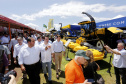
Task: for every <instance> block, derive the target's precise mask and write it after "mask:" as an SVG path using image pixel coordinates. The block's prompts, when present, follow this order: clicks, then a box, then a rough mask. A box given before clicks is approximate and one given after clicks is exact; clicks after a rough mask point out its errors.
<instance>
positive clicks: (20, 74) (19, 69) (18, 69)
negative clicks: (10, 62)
mask: <svg viewBox="0 0 126 84" xmlns="http://www.w3.org/2000/svg"><path fill="white" fill-rule="evenodd" d="M14 70H15V71H16V72H17V77H16V82H17V81H18V80H19V77H21V76H22V72H21V68H20V67H18V68H15V69H14Z"/></svg>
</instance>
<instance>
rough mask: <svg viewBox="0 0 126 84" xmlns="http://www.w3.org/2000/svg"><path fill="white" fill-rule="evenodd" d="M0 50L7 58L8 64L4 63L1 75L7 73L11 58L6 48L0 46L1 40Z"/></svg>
mask: <svg viewBox="0 0 126 84" xmlns="http://www.w3.org/2000/svg"><path fill="white" fill-rule="evenodd" d="M0 49H1V50H4V54H5V56H6V58H8V59H7V60H9V64H8V62H7V63H6V65H5V71H3V73H7V72H8V71H9V67H8V65H10V64H11V56H10V51H9V49H8V47H7V46H5V45H2V44H1V40H0ZM3 68H4V67H3Z"/></svg>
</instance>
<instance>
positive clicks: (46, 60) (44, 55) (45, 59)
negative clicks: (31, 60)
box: [41, 36, 54, 84]
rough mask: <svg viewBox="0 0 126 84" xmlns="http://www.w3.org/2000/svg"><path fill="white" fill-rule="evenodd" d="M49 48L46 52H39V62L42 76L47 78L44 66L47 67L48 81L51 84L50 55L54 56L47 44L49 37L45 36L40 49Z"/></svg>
mask: <svg viewBox="0 0 126 84" xmlns="http://www.w3.org/2000/svg"><path fill="white" fill-rule="evenodd" d="M46 46H49V47H48V49H47V50H46V51H41V60H42V68H43V73H44V76H45V77H47V74H46V73H47V70H46V66H47V67H48V81H49V83H50V84H51V83H52V81H51V78H52V72H51V57H52V56H51V55H54V51H53V49H52V47H51V44H50V43H49V36H45V40H44V42H43V43H42V47H46Z"/></svg>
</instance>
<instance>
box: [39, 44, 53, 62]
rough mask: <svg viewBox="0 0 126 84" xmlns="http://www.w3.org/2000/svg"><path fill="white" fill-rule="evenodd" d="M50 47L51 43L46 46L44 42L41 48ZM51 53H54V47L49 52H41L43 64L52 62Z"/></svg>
mask: <svg viewBox="0 0 126 84" xmlns="http://www.w3.org/2000/svg"><path fill="white" fill-rule="evenodd" d="M48 45H50V46H51V43H48V44H47V45H45V43H44V42H43V43H42V44H41V45H40V46H42V47H46V46H48ZM51 53H54V51H53V49H52V47H51V48H49V49H47V50H43V51H41V60H42V62H43V63H45V62H51Z"/></svg>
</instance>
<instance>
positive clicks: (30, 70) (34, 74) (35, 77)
mask: <svg viewBox="0 0 126 84" xmlns="http://www.w3.org/2000/svg"><path fill="white" fill-rule="evenodd" d="M24 66H25V69H26V73H27V74H28V76H29V80H30V83H31V84H40V76H39V73H40V62H37V63H35V64H32V65H25V64H24Z"/></svg>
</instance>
